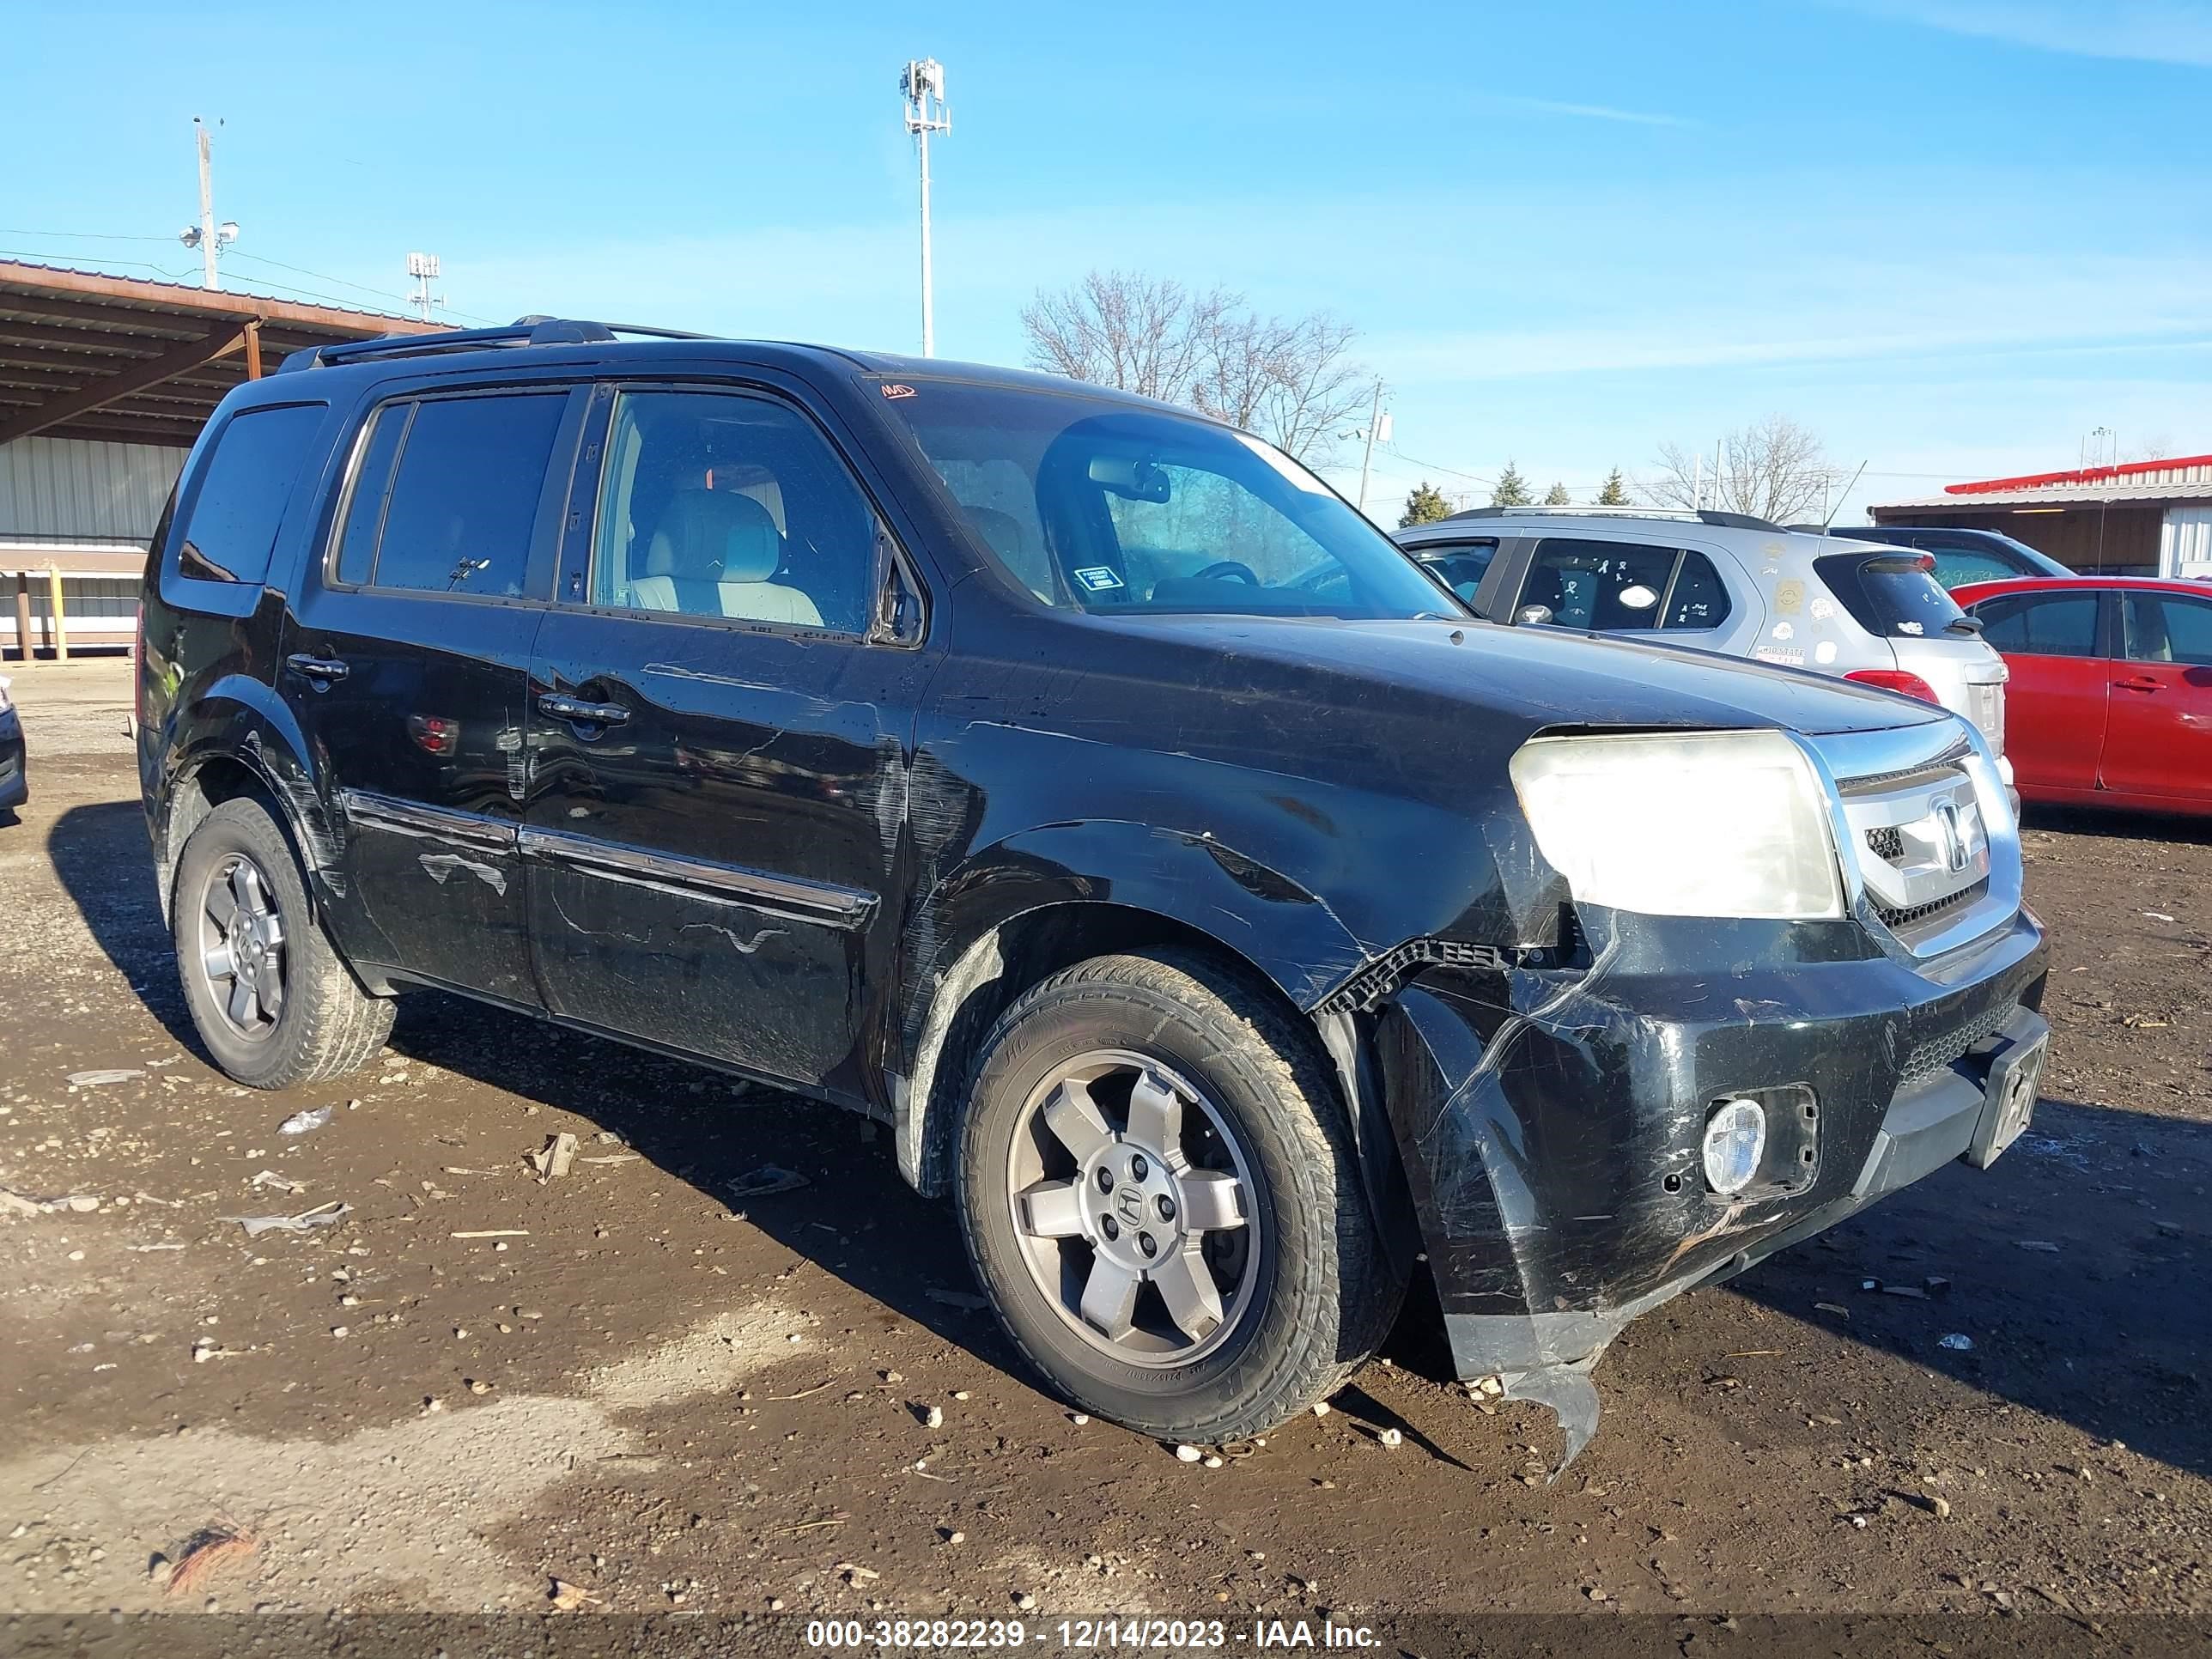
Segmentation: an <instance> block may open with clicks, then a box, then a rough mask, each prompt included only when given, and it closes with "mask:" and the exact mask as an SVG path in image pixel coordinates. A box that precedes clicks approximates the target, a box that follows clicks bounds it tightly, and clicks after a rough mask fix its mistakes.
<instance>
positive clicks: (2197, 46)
mask: <svg viewBox="0 0 2212 1659" xmlns="http://www.w3.org/2000/svg"><path fill="white" fill-rule="evenodd" d="M1859 9H1861V10H1863V11H1869V12H1873V13H1875V14H1876V15H1881V16H1885V17H1893V18H1898V19H1900V20H1902V21H1905V22H1911V23H1919V24H1923V25H1924V26H1926V27H1929V28H1936V29H1942V30H1945V31H1947V32H1948V33H1953V34H1968V35H1973V36H1976V37H1978V38H1979V39H1982V40H2004V41H2009V42H2010V43H2012V44H2013V45H2015V46H2032V47H2034V48H2036V49H2038V50H2039V51H2043V52H2065V53H2068V54H2069V55H2071V56H2074V57H2081V58H2133V59H2136V60H2139V61H2142V62H2147V63H2154V64H2187V65H2191V66H2194V67H2199V68H2203V67H2212V6H2207V5H2205V4H2203V3H2201V0H1861V3H1860V6H1859Z"/></svg>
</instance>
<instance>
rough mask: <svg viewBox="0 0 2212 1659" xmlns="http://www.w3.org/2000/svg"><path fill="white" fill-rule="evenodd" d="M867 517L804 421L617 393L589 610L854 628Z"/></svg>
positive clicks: (723, 404)
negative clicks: (600, 607)
mask: <svg viewBox="0 0 2212 1659" xmlns="http://www.w3.org/2000/svg"><path fill="white" fill-rule="evenodd" d="M875 558H876V516H875V509H874V507H872V505H871V504H870V502H869V501H868V499H867V497H866V495H864V494H863V493H862V492H861V490H860V486H859V484H858V483H855V482H854V479H853V477H852V475H851V474H850V473H849V472H848V471H846V469H845V466H844V464H843V462H842V461H841V460H840V459H838V457H837V455H836V452H835V451H833V450H832V449H831V448H830V447H829V443H828V441H826V440H825V439H824V438H823V436H822V435H821V434H820V433H819V432H817V430H816V429H815V428H814V427H813V425H812V423H811V422H809V421H808V420H807V419H806V417H805V416H803V415H801V414H799V412H798V411H797V410H793V409H789V408H787V407H786V406H784V405H783V404H778V403H773V402H770V401H769V400H768V399H766V398H755V397H747V396H744V395H742V394H738V393H732V392H624V393H623V395H622V397H621V398H620V399H619V401H618V402H617V404H616V405H615V413H614V421H613V424H612V426H611V428H610V432H609V436H608V441H607V465H606V469H605V474H604V476H603V477H602V479H601V482H600V488H599V518H598V522H597V526H596V528H595V530H594V532H593V540H592V574H591V603H592V604H593V605H605V606H609V607H611V608H613V609H617V610H624V611H673V612H676V613H678V614H679V615H684V616H692V617H724V618H727V619H732V620H738V621H746V622H764V623H789V624H792V625H793V626H797V627H800V628H826V629H834V630H836V631H837V632H840V633H846V634H859V633H861V632H863V631H864V630H865V629H866V625H867V611H868V597H869V593H870V592H871V588H872V575H873V572H874V569H875Z"/></svg>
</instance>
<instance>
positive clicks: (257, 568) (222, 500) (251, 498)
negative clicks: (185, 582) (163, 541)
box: [177, 404, 328, 583]
mask: <svg viewBox="0 0 2212 1659" xmlns="http://www.w3.org/2000/svg"><path fill="white" fill-rule="evenodd" d="M327 412H328V406H327V405H325V404H284V405H283V406H281V407H279V408H276V409H249V410H244V411H242V412H241V413H240V414H237V415H234V416H231V418H230V419H229V421H228V422H226V423H225V425H224V427H223V428H222V433H221V435H219V436H218V437H217V438H216V446H215V453H214V454H213V455H212V456H210V458H209V459H208V464H207V467H206V470H205V471H204V472H203V473H202V474H201V475H200V483H199V488H198V489H197V490H196V491H194V492H193V495H192V505H191V514H190V516H189V517H188V518H187V519H186V520H185V531H184V535H183V537H182V538H180V540H179V544H178V551H177V574H179V575H180V576H189V577H191V578H194V579H195V580H200V581H214V582H257V583H258V582H259V581H261V580H264V578H265V577H266V576H267V575H268V574H269V554H270V549H271V548H273V547H274V546H275V545H276V528H277V526H278V524H279V523H280V522H281V521H282V520H283V517H284V503H285V502H286V501H289V500H290V499H291V495H292V485H293V483H294V482H295V480H296V479H297V478H298V477H299V476H300V471H301V468H302V467H303V466H304V465H306V464H307V446H308V444H309V443H310V442H311V441H313V438H314V435H315V432H316V429H317V428H319V427H320V426H321V425H322V423H323V416H325V414H326V413H327Z"/></svg>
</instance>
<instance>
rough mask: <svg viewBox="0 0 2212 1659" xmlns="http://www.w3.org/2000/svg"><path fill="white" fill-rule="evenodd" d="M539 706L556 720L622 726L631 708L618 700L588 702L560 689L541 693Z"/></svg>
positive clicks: (578, 723)
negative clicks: (561, 691)
mask: <svg viewBox="0 0 2212 1659" xmlns="http://www.w3.org/2000/svg"><path fill="white" fill-rule="evenodd" d="M538 708H539V709H540V710H541V711H543V712H544V713H545V714H550V715H551V716H552V717H553V718H554V719H555V720H568V721H570V722H572V723H573V724H574V725H577V726H620V725H621V724H622V723H623V721H624V720H628V719H629V709H627V708H623V706H622V704H620V703H618V702H584V701H583V700H582V699H581V698H580V697H568V696H562V695H561V693H559V692H558V691H547V692H544V693H543V694H541V695H540V696H539V697H538Z"/></svg>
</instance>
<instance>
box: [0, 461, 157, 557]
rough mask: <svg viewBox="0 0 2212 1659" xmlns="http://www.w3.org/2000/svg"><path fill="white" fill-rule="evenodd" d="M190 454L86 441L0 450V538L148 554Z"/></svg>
mask: <svg viewBox="0 0 2212 1659" xmlns="http://www.w3.org/2000/svg"><path fill="white" fill-rule="evenodd" d="M185 453H186V452H185V451H184V450H181V449H172V448H169V447H165V446H161V445H156V444H112V443H96V442H94V441H91V440H89V439H85V438H18V439H17V440H16V441H15V442H14V443H11V444H0V537H4V538H8V539H9V540H11V541H30V540H37V541H56V542H105V541H131V542H137V544H139V545H141V546H142V547H143V545H145V544H146V543H147V542H148V541H149V540H150V539H152V537H153V534H154V526H155V522H156V521H157V520H159V519H160V518H161V505H162V503H163V502H165V501H167V500H168V498H169V489H170V487H171V486H172V485H173V484H174V483H176V482H177V474H178V473H179V472H180V471H183V470H184V465H185Z"/></svg>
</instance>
